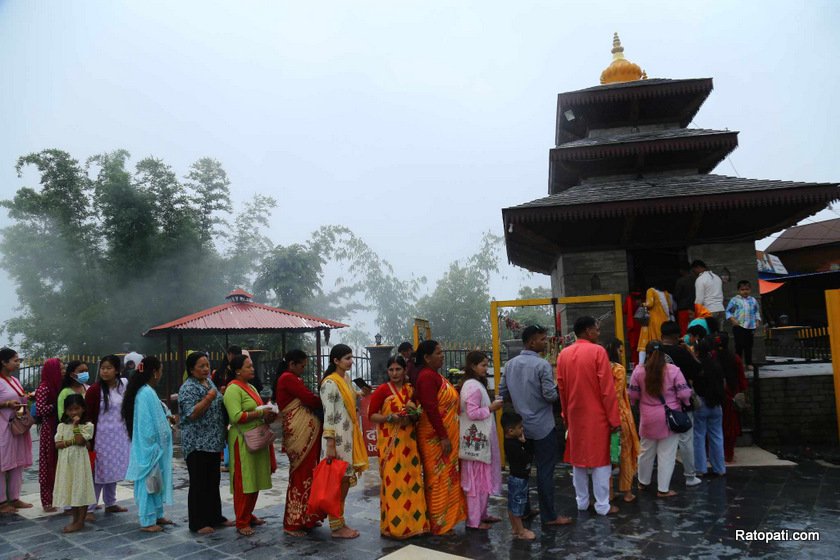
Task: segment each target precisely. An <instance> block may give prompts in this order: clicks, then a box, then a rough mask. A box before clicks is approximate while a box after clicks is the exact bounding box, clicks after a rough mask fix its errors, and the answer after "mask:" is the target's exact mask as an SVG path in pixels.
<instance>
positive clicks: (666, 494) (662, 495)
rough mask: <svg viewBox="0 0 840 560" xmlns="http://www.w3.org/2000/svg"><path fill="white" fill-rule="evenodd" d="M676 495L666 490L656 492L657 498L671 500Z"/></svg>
mask: <svg viewBox="0 0 840 560" xmlns="http://www.w3.org/2000/svg"><path fill="white" fill-rule="evenodd" d="M676 495H677V493H676V492H674V491H673V490H668V491H667V492H657V493H656V497H657V498H673V497H674V496H676Z"/></svg>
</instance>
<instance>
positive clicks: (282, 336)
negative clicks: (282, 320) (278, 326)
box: [280, 331, 286, 358]
mask: <svg viewBox="0 0 840 560" xmlns="http://www.w3.org/2000/svg"><path fill="white" fill-rule="evenodd" d="M280 350H281V351H282V352H283V357H284V358H285V357H286V331H283V332H282V333H281V334H280Z"/></svg>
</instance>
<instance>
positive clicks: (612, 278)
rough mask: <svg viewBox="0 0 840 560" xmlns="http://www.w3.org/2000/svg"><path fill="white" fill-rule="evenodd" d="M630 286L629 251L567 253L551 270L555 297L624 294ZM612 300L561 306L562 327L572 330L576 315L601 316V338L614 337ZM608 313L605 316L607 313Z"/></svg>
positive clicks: (566, 330) (567, 331) (559, 258)
mask: <svg viewBox="0 0 840 560" xmlns="http://www.w3.org/2000/svg"><path fill="white" fill-rule="evenodd" d="M628 290H629V277H628V274H627V251H625V250H623V249H619V250H612V251H589V252H585V253H567V254H565V255H560V256H559V257H558V258H557V263H556V265H555V267H554V270H553V271H552V273H551V291H552V294H553V296H554V297H573V296H591V295H600V294H621V295H622V296H625V295H626V294H627V292H628ZM613 308H614V306H613V304H612V302H604V303H587V304H571V305H565V306H562V307H561V308H560V318H561V322H562V331H563V334H564V335H566V334H568V333H571V332H573V330H572V327H573V325H574V322H575V319H577V318H578V317H581V316H583V315H592V316H593V317H595V318H596V319H597V318H601V317H603V319H602V320H601V341H602V342H605V341H607V340H609V339H610V338H613V337H615V334H616V333H615V318H614V317H613V314H612V311H613ZM607 314H609V315H607ZM605 315H607V316H606V317H604V316H605Z"/></svg>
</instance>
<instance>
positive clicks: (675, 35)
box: [0, 0, 840, 330]
mask: <svg viewBox="0 0 840 560" xmlns="http://www.w3.org/2000/svg"><path fill="white" fill-rule="evenodd" d="M839 24H840V2H834V1H827V2H817V1H814V2H807V3H794V2H767V1H761V2H737V3H735V2H702V3H682V2H679V3H678V2H646V3H637V2H633V3H631V2H625V3H617V2H576V3H571V2H557V1H551V2H522V3H511V2H493V1H489V2H488V1H483V2H460V1H452V2H440V1H434V0H431V1H422V2H406V1H400V2H385V1H382V2H365V1H355V2H209V1H206V0H204V1H200V2H185V1H180V2H157V1H148V0H142V1H133V2H112V1H90V0H88V1H81V0H79V1H61V2H59V1H37V0H31V1H17V2H11V1H5V2H0V68H2V69H3V72H2V75H0V112H1V113H0V117H2V118H0V122H1V123H2V127H3V133H2V134H0V199H10V198H11V197H13V196H14V193H15V192H16V191H17V189H19V188H20V187H22V186H33V187H35V186H37V185H36V183H37V176H36V175H34V174H33V173H32V172H31V171H28V172H26V173H25V174H24V176H23V177H21V178H19V177H17V175H16V173H15V170H14V164H15V161H16V160H17V158H18V157H19V156H21V155H24V154H27V153H29V152H34V151H40V150H42V149H45V148H58V149H62V150H66V151H67V152H69V153H70V154H71V155H73V156H74V157H76V158H78V159H80V160H84V159H86V158H88V157H89V156H92V155H95V154H98V153H102V152H105V151H112V150H115V149H118V148H124V149H126V150H128V151H129V152H130V153H131V154H132V156H133V159H132V163H136V162H137V161H138V160H140V159H142V158H144V157H146V156H150V155H154V156H156V157H159V158H162V159H164V160H166V162H167V163H169V164H171V165H172V166H173V167H174V168H175V170H176V171H178V172H179V173H180V174H183V173H185V172H186V170H187V168H188V167H189V165H190V164H191V163H192V162H194V161H196V160H198V159H199V158H201V157H204V156H209V157H212V158H215V159H218V160H219V161H221V162H222V164H223V166H224V168H225V169H226V171H227V173H228V175H229V177H230V180H231V192H232V197H233V199H234V201H235V202H237V203H243V202H245V201H247V200H249V199H251V198H252V197H253V195H254V194H257V193H262V194H267V195H271V196H274V197H275V198H276V199H277V200H278V202H279V206H278V208H277V210H276V211H275V212H274V214H273V217H272V221H271V226H270V229H269V230H268V231H266V232H265V233H266V235H267V236H268V237H269V238H271V239H272V240H273V241H274V242H275V243H282V244H290V243H296V242H305V241H306V240H307V239H308V238H309V236H310V234H311V232H312V231H314V230H316V229H317V228H318V227H319V226H321V225H324V224H332V225H345V226H347V227H349V228H350V229H352V230H353V231H354V232H355V233H356V234H357V235H358V236H359V237H360V238H362V239H364V240H365V242H366V243H367V244H368V245H370V246H371V247H372V248H373V249H374V250H375V251H376V252H377V253H378V254H379V255H380V256H381V257H382V258H384V259H386V260H388V261H389V262H391V263H392V264H393V265H394V267H395V269H396V270H397V272H398V274H399V275H400V276H401V277H405V278H407V277H410V276H412V275H413V276H426V277H427V278H428V279H429V283H428V284H427V285H426V288H427V289H429V290H430V289H432V288H433V287H434V282H435V280H436V279H437V278H439V277H440V275H441V274H442V273H443V272H444V270H445V269H446V267H447V266H448V263H449V262H450V261H452V260H455V259H459V258H465V257H467V256H469V255H470V254H472V253H474V252H475V250H476V249H477V248H478V245H479V242H480V237H481V234H482V233H483V232H485V231H488V230H492V231H493V232H494V233H496V234H498V235H501V234H502V233H503V232H502V225H501V212H500V210H501V208H503V207H506V206H511V205H516V204H519V203H523V202H526V201H529V200H532V199H535V198H538V197H541V196H544V195H545V193H546V191H547V177H548V150H549V148H551V147H552V145H553V143H554V142H553V140H554V122H555V121H554V119H555V111H556V95H557V93H559V92H563V91H570V90H575V89H579V88H584V87H590V86H593V85H597V84H598V78H599V75H600V72H601V70H602V69H604V68H605V67H606V66H607V65H608V64H609V62H610V60H611V57H610V48H611V46H612V45H611V43H612V34H613V32H615V31H617V32H619V34H620V35H621V39H622V43H623V45H624V47H625V55H626V56H627V58H628V59H629V60H631V61H633V62H636V63H638V64H639V65H640V66H642V68H644V69H645V70H646V72H647V74H648V76H649V77H651V78H696V77H712V78H714V84H715V90H714V91H713V92H712V94H711V96H710V97H709V99H708V100H707V102H706V103H705V105H704V106H703V108H702V109H701V110H700V112H699V113H698V115H697V117H696V119H695V121H694V123H693V124H692V126H696V127H701V128H718V129H723V128H728V129H731V130H739V131H740V135H739V140H740V147H739V148H738V149H737V150H736V151H735V152H734V153H733V154H732V156H731V157H730V158H729V159H728V160H727V161H725V162H723V163H721V164H720V166H719V167H718V169H717V170H716V172H717V173H721V174H727V175H739V176H742V177H754V178H770V179H784V180H797V181H835V182H836V181H838V180H840V167H838V164H837V153H838V151H840V150H838V148H840V140H838V137H837V133H836V130H835V128H836V123H837V122H840V104H838V103H837V102H836V100H835V97H836V92H837V91H840V72H838V71H837V69H836V67H835V66H836V63H835V62H834V60H835V59H836V57H837V53H838V52H840V34H838V33H837V28H838V25H839ZM838 215H840V214H838V211H837V210H836V209H835V210H827V211H824V212H821V213H820V214H819V215H817V216H816V217H812V218H809V219H808V220H807V221H813V220H821V219H828V218H832V217H837V216H838ZM10 223H11V222H10V220H9V219H8V218H7V217H6V216H5V213H3V215H2V217H0V227H7V226H8V225H9V224H10ZM768 243H769V240H763V241H761V242H760V243H759V247H764V246H766V245H767V244H768ZM12 266H14V263H10V262H5V263H4V267H3V268H4V269H8V268H9V267H12ZM333 274H340V271H338V272H335V271H333ZM544 285H548V277H546V276H542V275H531V274H528V273H526V272H525V271H522V270H521V269H517V268H514V267H506V268H505V269H504V270H503V274H500V275H498V277H496V278H495V279H494V280H493V283H492V290H491V292H492V295H493V296H495V297H496V298H498V299H508V298H512V297H515V296H516V293H517V291H518V289H519V288H520V287H521V286H544ZM17 313H19V309H18V303H17V298H16V297H15V294H14V286H13V285H12V283H11V282H10V281H9V280H8V278H7V277H6V276H5V273H0V321H5V320H7V319H9V318H10V317H12V316H15V314H17ZM171 318H172V317H162V318H161V321H160V322H164V321H165V320H168V319H171ZM371 328H372V329H374V330H375V328H376V327H375V326H372V327H371Z"/></svg>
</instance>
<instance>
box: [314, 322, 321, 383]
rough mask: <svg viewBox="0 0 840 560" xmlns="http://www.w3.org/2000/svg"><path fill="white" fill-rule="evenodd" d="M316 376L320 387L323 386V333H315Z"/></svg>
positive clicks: (317, 331)
mask: <svg viewBox="0 0 840 560" xmlns="http://www.w3.org/2000/svg"><path fill="white" fill-rule="evenodd" d="M315 375H316V377H317V378H318V386H319V387H320V386H321V331H319V330H316V331H315Z"/></svg>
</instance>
